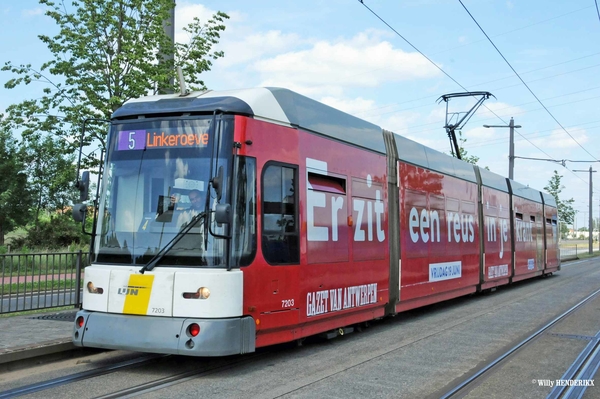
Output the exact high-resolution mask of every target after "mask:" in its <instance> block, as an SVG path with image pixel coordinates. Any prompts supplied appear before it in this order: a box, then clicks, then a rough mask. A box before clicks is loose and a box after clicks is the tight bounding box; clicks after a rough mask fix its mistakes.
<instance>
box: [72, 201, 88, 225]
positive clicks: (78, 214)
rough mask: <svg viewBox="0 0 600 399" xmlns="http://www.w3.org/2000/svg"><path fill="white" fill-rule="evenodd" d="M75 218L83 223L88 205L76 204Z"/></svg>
mask: <svg viewBox="0 0 600 399" xmlns="http://www.w3.org/2000/svg"><path fill="white" fill-rule="evenodd" d="M72 212H73V219H74V220H75V221H76V222H78V223H82V222H83V221H84V220H85V213H86V212H87V205H85V204H75V205H73V211H72Z"/></svg>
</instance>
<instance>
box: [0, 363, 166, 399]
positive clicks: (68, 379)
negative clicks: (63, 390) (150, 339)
mask: <svg viewBox="0 0 600 399" xmlns="http://www.w3.org/2000/svg"><path fill="white" fill-rule="evenodd" d="M167 356H170V355H150V356H142V357H139V358H136V359H130V360H126V361H124V362H120V363H116V364H112V365H109V366H104V367H100V368H97V369H94V370H88V371H82V372H80V373H75V374H70V375H67V376H64V377H58V378H54V379H51V380H48V381H42V382H38V383H35V384H31V385H26V386H23V387H19V388H14V389H10V390H8V391H4V392H0V399H4V398H14V397H17V396H22V395H28V394H31V393H34V392H39V391H44V390H46V389H50V388H55V387H59V386H62V385H66V384H70V383H73V382H77V381H81V380H85V379H88V378H93V377H98V376H101V375H105V374H109V373H113V372H115V371H117V370H121V369H124V368H128V367H134V366H139V365H141V364H144V363H151V362H154V361H157V360H159V359H162V358H164V357H167Z"/></svg>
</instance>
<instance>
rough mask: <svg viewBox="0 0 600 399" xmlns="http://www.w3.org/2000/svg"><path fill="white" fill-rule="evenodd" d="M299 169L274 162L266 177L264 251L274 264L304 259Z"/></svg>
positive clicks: (263, 182)
mask: <svg viewBox="0 0 600 399" xmlns="http://www.w3.org/2000/svg"><path fill="white" fill-rule="evenodd" d="M297 182H298V179H297V168H296V167H292V166H287V165H278V164H271V165H268V166H266V167H265V169H264V171H263V177H262V187H263V195H262V213H263V228H262V230H263V231H262V250H263V255H264V257H265V260H266V261H267V262H269V263H270V264H294V263H299V261H300V248H299V237H298V201H297V196H298V183H297Z"/></svg>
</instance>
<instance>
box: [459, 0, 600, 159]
mask: <svg viewBox="0 0 600 399" xmlns="http://www.w3.org/2000/svg"><path fill="white" fill-rule="evenodd" d="M458 2H459V3H460V5H461V6H463V8H464V9H465V11H466V12H467V14H469V16H470V17H471V19H472V20H473V22H475V24H476V25H477V27H478V28H479V30H481V32H482V33H483V34H484V35H485V37H486V38H487V39H488V41H489V42H490V43H491V45H492V46H493V47H494V48H495V49H496V51H497V52H498V54H500V57H502V59H503V60H504V62H506V64H507V65H508V66H509V68H510V69H511V70H512V71H513V72H514V74H515V75H516V76H517V77H518V78H519V80H520V81H521V83H523V85H524V86H525V87H526V88H527V90H529V92H530V93H531V95H532V96H533V97H534V98H535V99H536V100H537V101H538V102H539V103H540V105H541V106H542V107H543V108H544V109H545V110H546V112H547V113H548V115H550V117H551V118H552V119H554V121H555V122H556V123H557V124H558V126H560V127H561V129H562V130H564V131H565V132H566V133H567V134H568V135H569V137H571V139H573V141H574V142H575V143H577V145H579V147H581V148H582V149H583V150H584V151H585V152H587V153H588V154H589V155H590V156H591V157H592V158H594V159H596V157H595V156H594V155H593V154H592V153H591V152H589V151H588V150H587V148H585V147H584V146H583V145H581V143H579V141H577V140H576V139H575V137H573V136H572V135H571V133H569V131H568V130H567V129H565V127H564V126H563V125H562V123H560V122H559V121H558V119H556V117H555V116H554V115H553V114H552V112H550V110H549V109H548V108H547V107H546V106H545V105H544V103H542V101H541V100H540V99H539V98H538V96H537V95H536V94H535V93H534V92H533V90H531V88H530V87H529V85H528V84H527V83H525V81H524V80H523V78H522V77H521V75H519V73H518V72H517V71H516V70H515V68H513V66H512V65H511V64H510V62H508V60H507V59H506V57H505V56H504V54H502V52H501V51H500V49H499V48H498V47H497V46H496V44H494V42H493V41H492V39H490V37H489V36H488V34H487V33H486V32H485V30H484V29H483V28H482V27H481V25H480V24H479V22H477V20H476V19H475V17H474V16H473V14H471V12H470V11H469V10H468V9H467V7H466V6H465V5H464V4H463V2H462V0H458ZM596 160H597V159H596Z"/></svg>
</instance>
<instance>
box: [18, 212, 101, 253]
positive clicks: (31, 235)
mask: <svg viewBox="0 0 600 399" xmlns="http://www.w3.org/2000/svg"><path fill="white" fill-rule="evenodd" d="M88 243H89V237H88V236H86V235H83V234H82V233H81V224H80V223H76V222H75V221H74V220H73V219H72V218H71V216H70V215H52V216H50V218H48V219H45V218H44V219H41V220H40V221H39V223H38V226H37V228H35V227H30V228H28V229H27V235H26V236H25V238H24V240H23V242H22V243H21V244H22V245H21V247H31V248H36V249H38V251H39V249H41V248H44V249H49V250H58V249H63V250H64V249H65V248H74V249H75V250H76V251H77V250H79V249H83V248H85V247H86V246H87V244H88ZM16 245H17V244H16V243H15V246H16Z"/></svg>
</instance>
